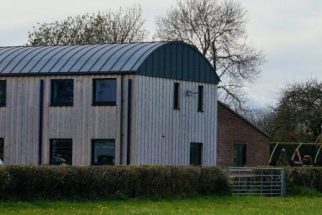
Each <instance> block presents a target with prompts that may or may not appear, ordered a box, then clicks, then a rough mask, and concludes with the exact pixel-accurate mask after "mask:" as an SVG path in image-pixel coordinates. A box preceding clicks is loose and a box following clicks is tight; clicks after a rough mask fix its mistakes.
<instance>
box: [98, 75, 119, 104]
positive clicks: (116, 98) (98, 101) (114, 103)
mask: <svg viewBox="0 0 322 215" xmlns="http://www.w3.org/2000/svg"><path fill="white" fill-rule="evenodd" d="M98 80H114V81H115V83H116V89H115V101H114V102H99V101H96V81H98ZM92 86H93V94H92V98H93V99H92V106H116V102H117V79H116V78H94V79H93V84H92Z"/></svg>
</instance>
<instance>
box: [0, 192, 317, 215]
mask: <svg viewBox="0 0 322 215" xmlns="http://www.w3.org/2000/svg"><path fill="white" fill-rule="evenodd" d="M0 214H6V215H10V214H28V215H29V214H30V215H31V214H32V215H33V214H60V215H62V214H72V215H76V214H220V215H225V214H240V215H243V214H247V215H250V214H279V215H281V214H292V215H293V214H297V215H300V214H306V215H307V214H310V215H312V214H322V198H321V197H283V198H281V197H280V198H279V197H276V198H275V197H274V198H270V197H229V196H226V197H203V198H190V199H159V200H144V199H141V200H111V201H108V200H106V201H81V202H74V201H41V200H38V201H32V202H13V201H8V202H0Z"/></svg>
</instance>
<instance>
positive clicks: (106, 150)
mask: <svg viewBox="0 0 322 215" xmlns="http://www.w3.org/2000/svg"><path fill="white" fill-rule="evenodd" d="M114 164H115V140H103V139H98V140H93V141H92V165H114Z"/></svg>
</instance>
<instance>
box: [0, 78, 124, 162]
mask: <svg viewBox="0 0 322 215" xmlns="http://www.w3.org/2000/svg"><path fill="white" fill-rule="evenodd" d="M120 77H121V76H113V75H104V76H54V77H49V76H46V77H8V78H5V80H7V105H6V107H1V108H0V122H1V123H0V137H1V138H2V137H3V138H4V139H5V162H6V163H11V164H28V163H30V164H37V163H38V159H39V153H38V149H39V145H38V138H39V136H38V131H39V128H38V127H39V100H40V99H39V94H40V80H44V106H43V108H44V109H43V138H42V142H43V144H42V156H43V158H42V160H43V163H49V140H50V139H51V138H71V139H73V164H75V165H89V164H90V160H91V139H100V138H102V139H115V143H116V144H115V145H116V158H115V162H116V163H119V162H120V157H119V154H120V153H119V150H120V147H119V146H120V144H119V143H120V138H119V137H120V123H119V122H120V120H119V119H120V105H119V104H120V102H121V100H120V90H121V89H120V86H121V78H120ZM93 78H117V105H116V106H92V92H93V91H92V80H93ZM51 79H73V80H74V105H73V106H72V107H51V106H50V81H51ZM125 87H126V84H125ZM125 91H126V90H125ZM124 94H125V96H126V93H124ZM125 110H126V109H125ZM123 115H124V117H125V118H126V114H123ZM124 153H126V151H125V152H124ZM124 153H123V154H124Z"/></svg>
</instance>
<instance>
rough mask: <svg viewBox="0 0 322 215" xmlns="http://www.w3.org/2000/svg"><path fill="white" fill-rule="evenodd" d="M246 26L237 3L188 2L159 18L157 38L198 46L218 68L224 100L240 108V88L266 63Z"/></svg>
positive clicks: (211, 0) (226, 1)
mask: <svg viewBox="0 0 322 215" xmlns="http://www.w3.org/2000/svg"><path fill="white" fill-rule="evenodd" d="M246 23H247V19H246V10H245V9H244V8H243V7H241V5H240V4H239V3H237V2H236V1H232V0H222V1H220V0H185V1H179V2H178V3H177V5H176V6H175V7H173V8H171V9H170V10H169V11H168V13H167V14H166V16H164V17H159V18H158V19H157V33H156V37H157V38H160V39H164V40H183V41H185V42H187V43H190V44H192V45H195V46H196V47H197V48H198V49H199V50H200V51H201V52H202V53H203V54H204V55H205V56H206V57H207V58H208V59H209V60H210V61H211V62H212V63H213V65H214V67H215V68H216V69H217V73H218V74H219V76H220V78H221V80H222V84H221V85H220V86H219V88H220V89H221V93H222V100H223V101H224V102H225V103H228V104H230V105H232V106H234V107H238V108H240V107H241V104H242V102H243V100H244V97H243V94H241V93H240V92H241V89H242V88H243V87H244V85H245V83H249V82H253V81H254V80H256V78H257V76H258V74H259V72H260V71H259V65H260V64H261V63H262V61H263V55H262V53H261V52H260V51H258V50H256V49H255V48H254V47H252V46H250V45H249V44H247V32H246Z"/></svg>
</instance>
